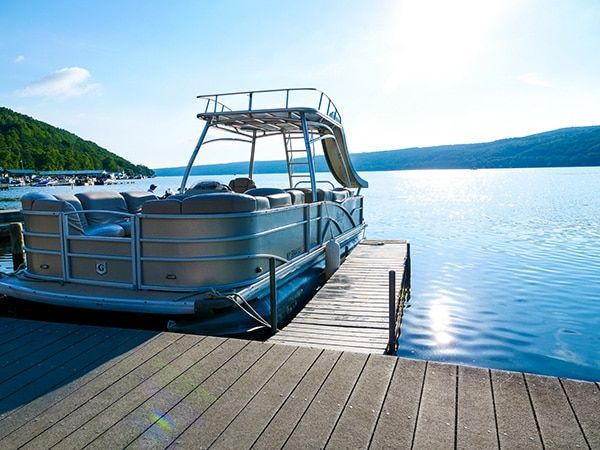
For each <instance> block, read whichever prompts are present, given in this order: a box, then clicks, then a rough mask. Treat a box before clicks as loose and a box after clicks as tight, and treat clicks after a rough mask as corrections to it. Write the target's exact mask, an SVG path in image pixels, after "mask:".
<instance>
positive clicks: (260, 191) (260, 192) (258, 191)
mask: <svg viewBox="0 0 600 450" xmlns="http://www.w3.org/2000/svg"><path fill="white" fill-rule="evenodd" d="M244 194H246V195H252V196H253V197H256V196H260V197H266V196H267V195H272V194H285V190H283V189H279V188H268V187H267V188H254V189H248V190H247V191H246V192H244Z"/></svg>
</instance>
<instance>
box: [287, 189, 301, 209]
mask: <svg viewBox="0 0 600 450" xmlns="http://www.w3.org/2000/svg"><path fill="white" fill-rule="evenodd" d="M285 191H286V192H287V193H288V194H290V196H291V197H292V204H293V205H301V204H302V203H304V199H305V196H304V192H302V191H301V190H299V189H286V190H285Z"/></svg>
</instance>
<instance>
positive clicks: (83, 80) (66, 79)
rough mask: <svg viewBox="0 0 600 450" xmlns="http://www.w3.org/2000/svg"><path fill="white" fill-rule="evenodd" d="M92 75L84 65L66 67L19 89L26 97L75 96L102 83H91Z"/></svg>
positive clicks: (85, 92)
mask: <svg viewBox="0 0 600 450" xmlns="http://www.w3.org/2000/svg"><path fill="white" fill-rule="evenodd" d="M91 77H92V75H91V74H90V72H89V71H88V70H87V69H84V68H82V67H65V68H64V69H60V70H57V71H56V72H53V73H51V74H50V75H47V76H45V77H44V78H42V79H41V80H39V81H36V82H35V83H32V84H30V85H29V86H26V87H25V88H24V89H22V90H21V91H19V94H20V95H22V96H24V97H74V96H78V95H83V94H87V93H88V92H90V91H93V90H95V89H97V88H98V87H99V86H100V85H99V84H96V83H90V82H89V79H90V78H91Z"/></svg>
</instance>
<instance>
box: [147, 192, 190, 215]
mask: <svg viewBox="0 0 600 450" xmlns="http://www.w3.org/2000/svg"><path fill="white" fill-rule="evenodd" d="M142 214H181V200H179V199H178V198H173V196H171V197H169V198H167V199H165V200H149V201H147V202H146V203H144V204H143V205H142Z"/></svg>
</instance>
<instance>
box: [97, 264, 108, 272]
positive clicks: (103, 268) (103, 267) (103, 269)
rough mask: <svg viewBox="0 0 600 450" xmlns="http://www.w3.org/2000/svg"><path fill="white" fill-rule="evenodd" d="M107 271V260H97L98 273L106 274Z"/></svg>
mask: <svg viewBox="0 0 600 450" xmlns="http://www.w3.org/2000/svg"><path fill="white" fill-rule="evenodd" d="M106 272H108V266H107V265H106V261H96V273H97V274H98V275H106Z"/></svg>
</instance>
